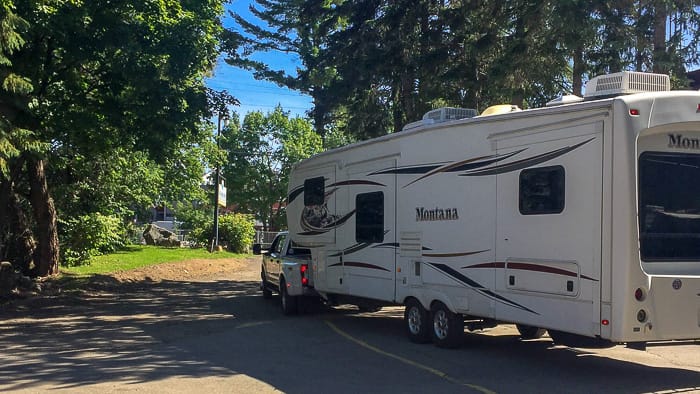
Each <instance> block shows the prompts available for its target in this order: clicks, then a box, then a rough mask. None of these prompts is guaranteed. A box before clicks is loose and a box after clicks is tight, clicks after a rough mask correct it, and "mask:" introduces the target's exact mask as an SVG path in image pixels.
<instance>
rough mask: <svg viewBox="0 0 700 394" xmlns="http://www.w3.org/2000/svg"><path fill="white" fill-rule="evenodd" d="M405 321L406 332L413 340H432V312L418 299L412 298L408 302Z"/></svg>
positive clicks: (425, 341) (418, 341)
mask: <svg viewBox="0 0 700 394" xmlns="http://www.w3.org/2000/svg"><path fill="white" fill-rule="evenodd" d="M403 321H404V323H405V324H406V334H408V339H410V340H411V342H415V343H428V342H430V314H429V313H428V311H427V310H425V308H423V305H421V303H420V302H418V300H416V299H414V298H411V299H409V300H408V301H407V302H406V309H405V310H404V312H403Z"/></svg>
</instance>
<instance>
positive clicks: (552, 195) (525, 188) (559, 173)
mask: <svg viewBox="0 0 700 394" xmlns="http://www.w3.org/2000/svg"><path fill="white" fill-rule="evenodd" d="M564 189H565V188H564V167H562V166H552V167H541V168H532V169H528V170H523V171H522V172H521V173H520V213H521V214H523V215H545V214H553V213H561V212H562V211H563V210H564Z"/></svg>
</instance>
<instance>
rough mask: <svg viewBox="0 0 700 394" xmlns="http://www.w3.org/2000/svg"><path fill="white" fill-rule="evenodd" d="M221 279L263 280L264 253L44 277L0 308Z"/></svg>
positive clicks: (10, 308)
mask: <svg viewBox="0 0 700 394" xmlns="http://www.w3.org/2000/svg"><path fill="white" fill-rule="evenodd" d="M217 280H220V281H229V280H236V281H246V282H257V281H259V280H260V256H251V257H248V258H224V259H217V260H208V259H195V260H187V261H179V262H172V263H164V264H158V265H152V266H148V267H143V268H139V269H134V270H127V271H117V272H113V273H110V274H98V275H94V276H92V277H91V278H89V279H87V280H82V279H79V278H78V279H73V278H70V277H67V278H66V277H61V276H58V277H50V278H43V279H41V280H40V281H39V282H38V285H39V287H40V288H41V291H39V292H37V291H35V290H21V289H20V290H17V291H15V292H14V293H13V295H12V296H10V297H8V298H2V299H0V311H4V312H10V311H12V310H15V309H16V308H17V307H19V308H21V309H23V308H22V306H24V307H27V306H29V305H34V306H39V305H44V304H46V303H51V302H52V301H51V300H52V299H55V298H56V297H61V296H64V295H66V294H68V293H70V294H73V295H74V296H78V297H79V294H80V293H83V294H84V295H89V294H94V293H95V292H100V291H109V292H110V293H111V294H114V295H119V294H127V293H129V292H132V291H133V290H134V288H143V287H148V286H151V285H153V284H158V283H162V282H200V283H201V282H211V281H217ZM76 293H77V294H76ZM54 301H55V300H54Z"/></svg>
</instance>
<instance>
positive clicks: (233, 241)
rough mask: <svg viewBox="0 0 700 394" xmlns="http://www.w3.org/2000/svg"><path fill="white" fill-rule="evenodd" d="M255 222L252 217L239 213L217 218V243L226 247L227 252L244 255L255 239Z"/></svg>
mask: <svg viewBox="0 0 700 394" xmlns="http://www.w3.org/2000/svg"><path fill="white" fill-rule="evenodd" d="M254 226H255V220H254V219H253V216H252V215H243V214H239V213H235V214H228V215H222V216H219V243H222V244H226V245H228V250H229V251H231V252H235V253H246V252H247V251H248V250H249V249H250V246H251V245H252V244H253V238H254V237H255V227H254Z"/></svg>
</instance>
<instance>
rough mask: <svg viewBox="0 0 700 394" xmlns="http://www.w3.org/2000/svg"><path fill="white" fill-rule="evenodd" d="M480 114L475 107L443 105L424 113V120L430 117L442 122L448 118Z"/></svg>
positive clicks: (434, 120)
mask: <svg viewBox="0 0 700 394" xmlns="http://www.w3.org/2000/svg"><path fill="white" fill-rule="evenodd" d="M478 114H479V113H478V112H476V110H475V109H471V108H453V107H443V108H438V109H434V110H432V111H428V112H426V113H425V115H423V120H427V119H430V120H432V121H433V122H435V123H440V122H447V121H448V120H457V119H465V118H473V117H475V116H476V115H478Z"/></svg>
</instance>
